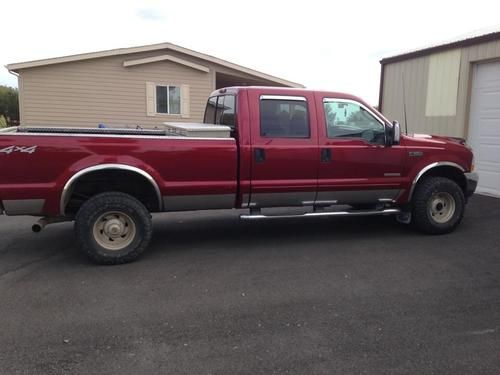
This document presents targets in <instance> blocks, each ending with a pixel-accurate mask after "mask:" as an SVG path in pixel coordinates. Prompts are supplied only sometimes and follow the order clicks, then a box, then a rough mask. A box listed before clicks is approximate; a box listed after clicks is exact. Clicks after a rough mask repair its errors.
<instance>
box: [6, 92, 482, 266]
mask: <svg viewBox="0 0 500 375" xmlns="http://www.w3.org/2000/svg"><path fill="white" fill-rule="evenodd" d="M476 185H477V174H476V173H474V172H473V154H472V151H471V149H470V148H469V147H468V146H467V145H466V144H465V142H464V141H463V140H461V139H456V138H447V137H438V136H426V135H420V136H412V137H410V136H406V135H401V132H400V127H399V124H398V123H397V122H393V123H391V122H389V121H388V120H387V119H386V118H385V117H384V116H383V115H382V114H380V113H379V112H378V111H377V110H375V109H374V108H372V107H370V106H369V105H368V104H366V103H365V102H364V101H363V100H361V99H360V98H358V97H355V96H352V95H348V94H342V93H336V92H323V91H311V90H303V89H285V88H274V87H230V88H224V89H220V90H217V91H215V92H213V93H212V94H211V96H210V98H209V99H208V103H207V107H206V110H205V118H204V123H203V124H179V123H166V124H165V126H164V127H162V128H158V129H127V128H120V129H115V128H102V129H100V128H96V129H90V128H85V129H84V128H71V127H68V128H37V127H22V126H21V127H18V128H7V129H4V130H1V131H0V212H4V213H5V214H7V215H33V216H41V217H42V219H40V220H39V221H38V222H36V223H35V225H34V226H33V230H34V231H40V230H41V229H42V228H43V227H44V226H45V225H46V224H49V223H52V222H57V221H64V220H75V229H76V235H77V239H78V242H79V244H80V246H81V248H82V249H83V251H84V252H85V253H86V254H87V255H88V256H89V257H90V259H92V260H93V261H95V262H98V263H103V264H116V263H124V262H129V261H132V260H134V259H136V258H137V257H138V256H139V255H140V254H141V253H142V252H143V251H144V250H145V249H146V247H147V245H148V243H149V241H150V239H151V236H152V225H151V214H150V213H152V212H170V211H187V210H207V209H231V208H246V209H248V214H244V215H241V218H242V219H267V218H277V217H279V218H282V217H297V216H303V217H315V216H342V215H390V214H394V215H397V217H398V219H399V220H400V221H403V222H406V223H409V222H412V223H413V224H415V225H416V226H417V227H418V228H420V229H421V230H423V231H424V232H427V233H432V234H440V233H447V232H450V231H452V230H453V229H454V228H455V227H456V226H457V225H458V224H459V223H460V221H461V219H462V216H463V214H464V208H465V204H466V201H467V197H469V196H470V195H471V194H472V193H473V192H474V190H475V188H476ZM289 206H303V207H304V210H303V211H304V212H303V213H301V214H300V215H297V214H294V215H282V214H281V215H279V216H272V215H269V213H267V214H266V212H265V211H269V210H266V208H269V207H289Z"/></svg>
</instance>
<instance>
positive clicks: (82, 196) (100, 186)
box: [64, 169, 161, 215]
mask: <svg viewBox="0 0 500 375" xmlns="http://www.w3.org/2000/svg"><path fill="white" fill-rule="evenodd" d="M111 191H117V192H121V193H125V194H129V195H131V196H133V197H135V198H136V199H137V200H139V201H140V202H141V203H142V204H144V206H145V207H146V208H147V209H148V210H149V211H151V212H157V211H160V209H161V207H160V206H159V205H160V202H159V201H158V199H159V197H158V193H157V191H156V189H155V186H153V184H152V183H151V181H149V180H148V179H147V178H146V177H144V176H142V175H140V174H139V173H136V172H133V171H128V170H120V169H106V170H99V171H93V172H89V173H86V174H84V175H83V176H81V177H79V178H78V179H77V180H76V181H75V182H73V184H72V185H71V188H70V190H69V192H68V196H67V197H65V201H66V202H67V203H66V205H65V210H64V212H65V214H66V215H74V214H76V213H77V212H78V210H79V209H80V207H81V206H82V205H83V203H85V202H86V201H87V200H88V199H89V198H91V197H92V196H94V195H97V194H100V193H105V192H111Z"/></svg>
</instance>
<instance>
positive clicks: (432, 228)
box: [412, 177, 465, 234]
mask: <svg viewBox="0 0 500 375" xmlns="http://www.w3.org/2000/svg"><path fill="white" fill-rule="evenodd" d="M464 210H465V197H464V193H463V191H462V189H461V188H460V186H458V184H457V183H456V182H455V181H452V180H450V179H447V178H444V177H430V178H427V179H425V180H424V181H422V182H420V183H419V184H418V185H417V187H416V189H415V194H414V196H413V212H412V220H413V222H414V223H415V225H416V226H417V227H418V228H419V229H420V230H422V231H424V232H426V233H430V234H444V233H449V232H451V231H453V230H454V229H455V228H456V227H457V226H458V224H460V221H461V220H462V217H463V215H464Z"/></svg>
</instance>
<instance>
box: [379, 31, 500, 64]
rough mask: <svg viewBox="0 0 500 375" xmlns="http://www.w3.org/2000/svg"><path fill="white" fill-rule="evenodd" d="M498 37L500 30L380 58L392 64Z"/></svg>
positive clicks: (385, 62)
mask: <svg viewBox="0 0 500 375" xmlns="http://www.w3.org/2000/svg"><path fill="white" fill-rule="evenodd" d="M497 39H500V31H496V32H492V33H488V34H484V35H480V36H477V37H472V38H468V39H463V40H458V41H455V42H451V43H445V44H441V45H438V46H432V47H428V48H423V49H420V50H416V51H411V52H405V53H402V54H400V55H395V56H390V57H385V58H383V59H382V60H380V64H382V65H386V64H391V63H395V62H399V61H404V60H408V59H413V58H416V57H422V56H427V55H430V54H432V53H436V52H443V51H447V50H450V49H455V48H463V47H468V46H471V45H473V44H479V43H486V42H490V41H493V40H497Z"/></svg>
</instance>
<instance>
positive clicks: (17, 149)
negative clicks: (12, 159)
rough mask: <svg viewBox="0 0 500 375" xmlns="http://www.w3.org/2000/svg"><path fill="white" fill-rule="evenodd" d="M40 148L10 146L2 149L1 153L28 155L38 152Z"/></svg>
mask: <svg viewBox="0 0 500 375" xmlns="http://www.w3.org/2000/svg"><path fill="white" fill-rule="evenodd" d="M37 147H38V146H8V147H5V148H2V149H1V150H0V153H4V154H12V153H13V152H23V153H26V154H32V153H34V152H35V151H36V149H37Z"/></svg>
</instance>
